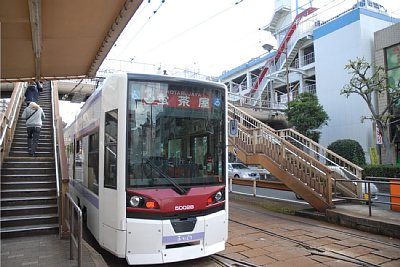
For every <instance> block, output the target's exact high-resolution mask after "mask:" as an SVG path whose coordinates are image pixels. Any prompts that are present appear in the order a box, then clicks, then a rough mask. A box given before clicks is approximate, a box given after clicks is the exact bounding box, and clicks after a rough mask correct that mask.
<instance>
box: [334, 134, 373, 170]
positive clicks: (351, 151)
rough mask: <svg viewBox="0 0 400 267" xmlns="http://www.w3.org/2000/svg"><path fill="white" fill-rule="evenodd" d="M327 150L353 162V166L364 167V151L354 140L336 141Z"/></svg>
mask: <svg viewBox="0 0 400 267" xmlns="http://www.w3.org/2000/svg"><path fill="white" fill-rule="evenodd" d="M328 149H329V150H331V151H333V152H335V153H336V154H338V155H339V156H342V157H343V158H345V159H347V160H349V161H351V162H353V163H354V164H357V165H358V166H363V165H365V153H364V150H363V148H362V146H361V145H360V143H358V142H357V141H356V140H352V139H341V140H336V141H335V142H333V143H331V144H330V145H329V146H328Z"/></svg>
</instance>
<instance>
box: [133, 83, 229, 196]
mask: <svg viewBox="0 0 400 267" xmlns="http://www.w3.org/2000/svg"><path fill="white" fill-rule="evenodd" d="M128 88H129V89H128V118H127V120H128V123H127V133H128V134H127V138H128V139H127V141H128V146H127V187H128V188H155V187H157V188H162V187H174V186H175V187H181V188H182V187H190V186H200V185H217V184H224V177H225V168H224V166H225V149H224V148H225V145H226V144H225V117H224V109H225V98H224V91H223V89H222V88H221V87H198V86H192V85H182V84H173V83H170V84H168V83H158V82H138V81H129V83H128Z"/></svg>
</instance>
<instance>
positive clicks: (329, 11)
mask: <svg viewBox="0 0 400 267" xmlns="http://www.w3.org/2000/svg"><path fill="white" fill-rule="evenodd" d="M333 2H334V1H333ZM275 7H276V8H275V13H274V16H273V18H272V19H271V22H270V23H269V24H268V25H267V26H265V27H264V28H263V29H264V30H266V31H269V32H271V34H272V35H273V36H274V37H275V38H276V40H277V43H278V48H277V49H276V50H270V51H269V53H267V54H266V55H263V56H261V57H260V58H258V59H252V60H250V61H249V62H247V63H246V64H243V65H241V66H239V67H237V68H235V69H233V70H231V71H228V72H225V73H224V74H223V75H222V76H221V81H222V82H224V83H226V84H227V85H228V88H229V90H230V92H231V98H230V99H231V100H236V103H240V104H242V105H244V106H245V108H247V109H248V111H249V112H252V113H251V114H253V115H255V116H257V117H258V118H259V119H261V120H264V121H266V122H267V123H269V124H270V125H271V126H272V127H276V128H277V127H279V125H282V124H277V123H276V122H278V121H274V120H273V119H272V118H271V117H270V115H271V114H275V115H276V114H278V112H277V111H278V110H279V108H284V106H285V105H286V103H287V99H288V97H289V100H290V99H292V98H293V97H295V96H296V95H297V94H299V93H302V92H312V93H315V94H316V95H317V96H318V99H319V102H320V104H321V105H322V106H323V107H324V109H325V111H326V112H327V113H328V115H329V117H330V120H329V121H328V126H325V127H323V129H322V134H321V138H320V143H321V144H322V145H324V146H328V145H329V144H330V143H332V142H334V141H336V140H338V139H354V140H357V141H358V142H359V143H360V144H361V145H362V147H363V148H364V151H365V152H366V155H367V156H368V151H369V147H371V146H375V143H374V142H375V141H374V131H373V128H372V125H371V123H370V122H368V121H366V122H364V123H361V117H362V116H369V115H370V112H369V109H368V107H367V105H366V104H365V102H364V101H363V100H362V99H361V97H359V96H350V97H349V98H348V99H347V98H346V97H345V96H344V95H340V91H341V89H342V88H343V86H344V85H345V84H347V83H348V82H349V80H350V77H351V75H350V74H349V73H348V71H347V70H345V65H346V64H347V63H348V62H349V60H355V59H356V58H357V57H359V58H365V59H366V60H367V61H368V62H371V63H374V55H375V48H374V33H375V32H376V31H379V30H381V29H383V28H386V27H388V26H390V25H392V24H394V23H396V22H399V21H400V20H399V19H396V18H393V17H390V16H389V15H388V14H387V13H386V10H385V9H384V7H383V6H381V5H379V4H378V3H376V2H372V1H369V0H361V1H343V3H342V4H341V5H339V6H335V8H334V9H333V8H330V7H329V6H328V7H325V8H324V9H318V8H317V7H312V6H306V7H304V8H303V9H301V10H297V12H292V10H294V9H293V8H292V7H291V1H290V0H276V1H275ZM333 11H334V12H335V13H333ZM290 21H292V23H290ZM264 47H265V48H267V49H270V47H269V46H268V45H265V46H264ZM286 61H287V62H286ZM287 84H289V85H287ZM239 95H240V97H239ZM239 98H240V101H239V100H238V99H239ZM262 107H264V108H265V109H261V108H262ZM271 108H274V110H273V113H271V112H270V113H267V116H269V119H265V116H266V115H265V114H266V113H265V112H263V111H261V110H264V111H265V110H269V109H271ZM275 118H277V117H276V116H275ZM280 119H282V118H280ZM368 158H369V157H367V159H368Z"/></svg>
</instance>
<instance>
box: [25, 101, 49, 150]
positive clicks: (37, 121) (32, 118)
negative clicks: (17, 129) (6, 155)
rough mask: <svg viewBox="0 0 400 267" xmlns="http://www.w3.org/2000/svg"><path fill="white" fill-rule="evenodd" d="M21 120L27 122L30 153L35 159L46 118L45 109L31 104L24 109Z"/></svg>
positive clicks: (33, 103)
mask: <svg viewBox="0 0 400 267" xmlns="http://www.w3.org/2000/svg"><path fill="white" fill-rule="evenodd" d="M21 118H22V119H25V120H26V128H27V132H28V153H29V154H30V155H31V156H32V157H35V156H36V148H37V145H38V141H39V136H40V129H41V128H42V120H43V119H44V118H45V115H44V112H43V109H42V108H41V107H40V106H39V105H38V104H36V103H35V102H30V103H29V106H27V107H26V108H25V109H24V112H23V113H22V116H21Z"/></svg>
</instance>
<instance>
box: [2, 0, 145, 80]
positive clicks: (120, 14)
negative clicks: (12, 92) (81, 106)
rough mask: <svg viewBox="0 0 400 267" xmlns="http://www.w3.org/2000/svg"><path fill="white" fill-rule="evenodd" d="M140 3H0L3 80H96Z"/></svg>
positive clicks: (115, 0) (87, 0) (38, 0)
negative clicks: (99, 70)
mask: <svg viewBox="0 0 400 267" xmlns="http://www.w3.org/2000/svg"><path fill="white" fill-rule="evenodd" d="M142 1H143V0H98V1H92V0H79V1H71V0H54V1H49V0H28V1H26V0H2V1H0V33H1V65H0V66H1V72H0V77H1V80H2V81H24V80H31V79H37V80H38V79H39V80H50V79H68V78H91V77H94V76H95V74H96V72H97V70H98V68H99V67H100V65H101V63H102V62H103V60H104V59H105V57H106V56H107V54H108V52H109V51H110V50H111V48H112V46H113V45H114V43H115V41H116V39H117V38H118V36H119V35H120V34H121V32H122V30H123V29H124V27H125V26H126V24H127V23H128V22H129V20H130V18H131V17H132V16H133V15H134V14H135V12H136V11H137V9H138V7H139V6H140V4H141V3H142Z"/></svg>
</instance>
